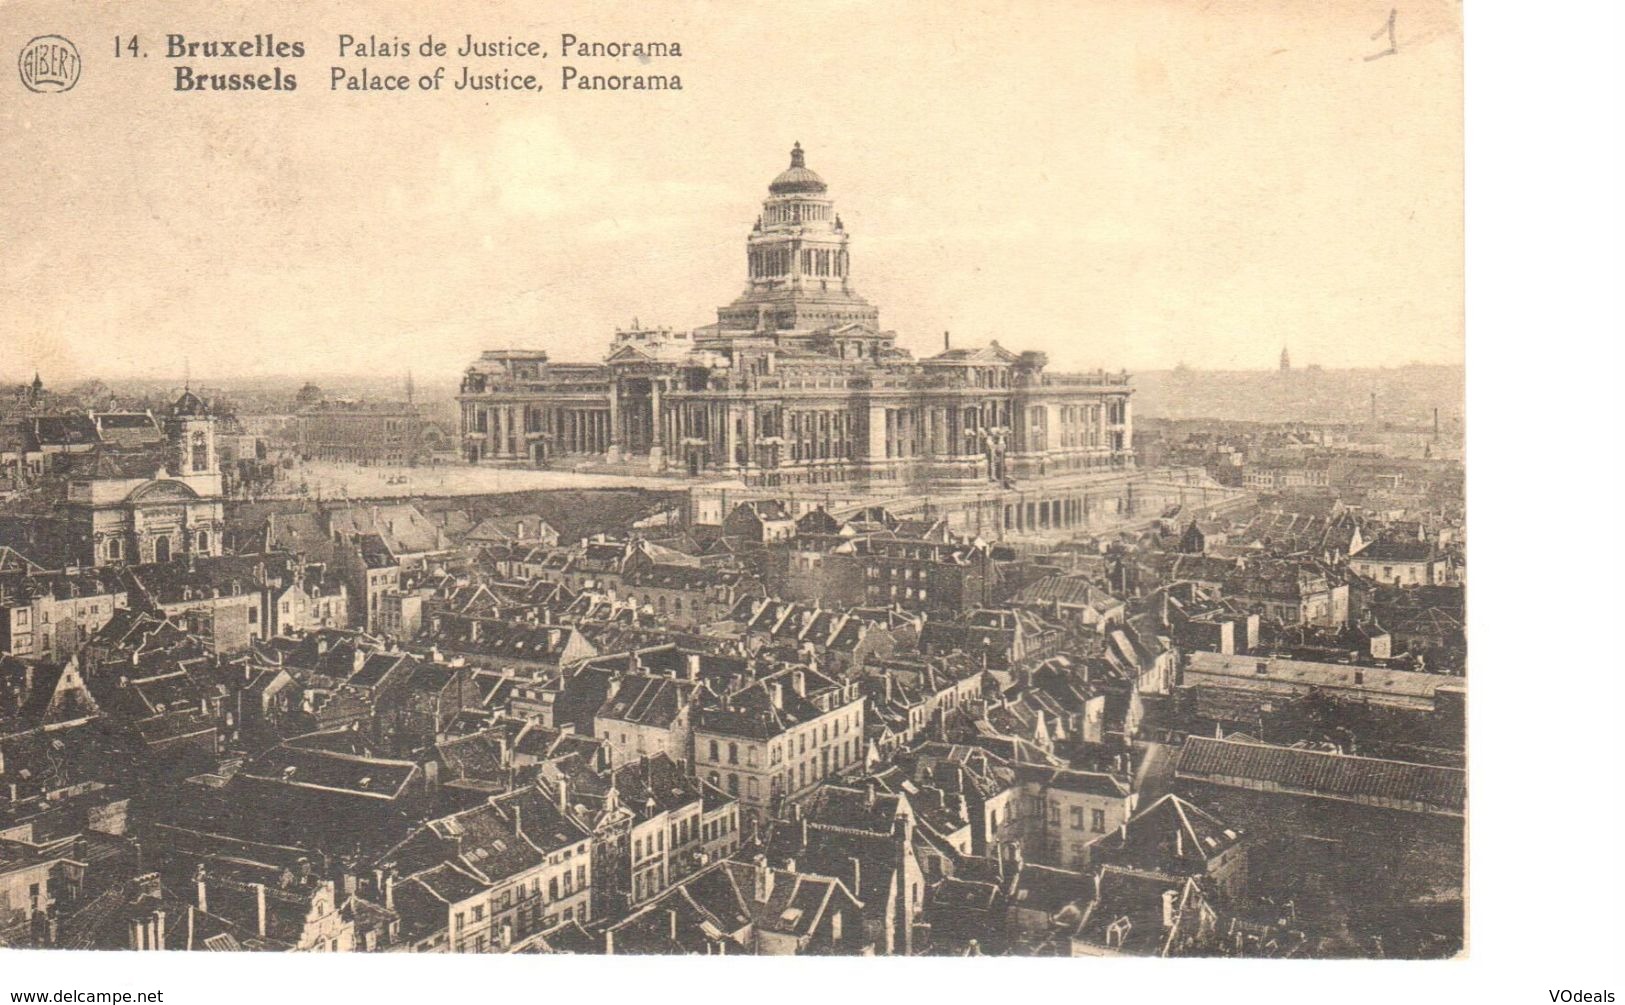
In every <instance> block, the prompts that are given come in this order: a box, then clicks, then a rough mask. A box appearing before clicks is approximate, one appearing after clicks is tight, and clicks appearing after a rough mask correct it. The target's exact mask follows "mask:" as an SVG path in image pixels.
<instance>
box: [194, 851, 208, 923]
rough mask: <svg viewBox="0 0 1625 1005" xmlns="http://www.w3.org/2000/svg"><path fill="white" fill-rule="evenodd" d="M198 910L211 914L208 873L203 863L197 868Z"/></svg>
mask: <svg viewBox="0 0 1625 1005" xmlns="http://www.w3.org/2000/svg"><path fill="white" fill-rule="evenodd" d="M197 909H198V910H200V911H202V912H203V913H204V914H207V913H209V884H208V873H207V871H206V870H205V869H204V868H203V866H202V864H201V863H200V864H199V865H198V867H197Z"/></svg>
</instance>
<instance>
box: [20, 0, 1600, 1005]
mask: <svg viewBox="0 0 1625 1005" xmlns="http://www.w3.org/2000/svg"><path fill="white" fill-rule="evenodd" d="M1467 13H1469V14H1470V13H1471V12H1467ZM1463 20H1464V11H1463V9H1462V8H1461V7H1460V6H1459V5H1458V4H1456V3H1453V2H1447V0H1424V2H1420V3H1417V4H1415V5H1414V6H1410V7H1392V6H1386V5H1379V4H1372V3H1366V2H1362V0H1337V2H1330V3H1316V4H1307V3H1284V2H1279V3H1278V2H1270V0H1259V2H1249V3H1242V4H1200V3H1195V2H1183V0H1155V2H1148V3H1130V2H1123V0H1079V2H1076V3H1065V4H1042V3H1034V2H1017V0H1009V2H997V3H992V4H986V5H970V4H926V3H923V2H907V3H901V4H897V5H869V4H857V3H848V2H840V0H820V2H813V3H807V4H800V5H796V6H793V7H792V6H789V5H785V6H773V7H763V8H749V9H747V8H745V7H743V6H734V5H711V4H694V5H687V4H683V5H679V4H665V3H661V4H653V5H649V6H641V5H612V4H605V3H595V2H587V0H566V2H562V3H559V4H554V5H549V6H548V7H546V8H529V7H527V6H525V5H518V4H503V3H480V4H476V3H456V4H447V5H430V4H421V3H408V4H394V5H392V4H385V3H381V2H369V0H363V2H357V3H346V4H344V5H334V4H309V3H301V4H292V5H284V6H279V7H275V8H273V7H270V6H263V7H259V8H257V9H256V8H254V7H250V6H243V7H237V8H231V9H226V8H220V7H217V6H216V5H213V4H207V3H202V2H197V0H184V2H181V3H176V4H166V5H158V4H150V3H136V4H131V5H126V6H123V7H120V8H118V9H116V10H114V9H107V10H100V9H93V8H87V7H80V6H68V5H62V4H59V3H49V2H44V0H25V2H20V3H13V4H7V5H5V6H4V7H0V42H3V43H4V45H5V46H7V47H11V48H15V49H18V50H19V56H18V76H17V80H16V82H15V83H14V84H12V85H9V86H7V87H5V88H4V89H3V90H4V91H5V99H4V101H3V102H0V123H3V130H4V135H5V137H6V140H5V153H4V155H3V164H4V179H5V184H4V185H3V186H0V221H3V222H4V227H5V230H4V233H5V235H6V240H5V242H4V254H3V255H0V290H3V291H4V297H5V303H6V311H5V322H4V329H5V334H4V336H3V339H0V986H3V988H0V989H3V990H6V991H11V990H12V988H11V987H10V986H9V983H10V982H7V981H5V980H4V979H3V975H4V973H5V971H7V970H10V969H12V964H10V963H8V957H10V958H11V959H12V960H14V961H18V960H20V961H28V962H29V965H30V967H34V966H36V965H37V966H38V967H41V968H45V969H43V970H41V971H40V972H42V973H48V974H51V975H52V976H51V978H50V980H49V981H43V982H42V981H35V982H34V984H37V985H38V986H40V987H45V986H47V985H50V986H51V987H52V993H55V994H56V995H57V996H56V997H40V996H39V994H44V993H43V992H41V993H37V994H36V993H35V992H30V994H35V995H36V996H35V997H27V996H24V997H18V996H17V995H16V994H13V995H12V1000H13V1001H54V1002H76V1001H117V1002H140V1003H145V1002H149V1001H153V1002H162V1001H165V999H164V998H163V997H162V992H156V994H157V997H152V996H151V995H152V994H153V993H154V992H151V991H150V990H149V991H135V992H133V996H126V997H122V998H120V997H117V996H114V997H111V998H106V997H103V998H97V997H94V996H93V995H92V996H89V997H86V996H85V992H81V991H74V990H63V991H56V989H57V988H72V987H74V986H75V985H74V984H73V981H74V978H73V977H72V976H71V974H72V968H73V966H74V963H73V960H74V959H75V958H76V957H75V956H74V955H73V954H76V953H81V954H82V953H87V952H89V951H133V952H137V953H142V952H148V951H171V952H176V951H179V952H190V953H202V954H207V953H230V954H239V953H295V954H301V953H317V954H462V955H464V956H475V955H481V954H484V955H486V956H490V955H507V956H533V955H544V956H573V957H600V958H603V957H674V956H707V957H722V956H779V957H783V956H810V957H928V958H948V957H954V958H971V959H974V958H985V959H1009V958H1033V957H1140V958H1154V959H1169V958H1206V959H1209V960H1211V961H1216V962H1215V965H1216V966H1219V967H1221V969H1218V970H1215V971H1211V972H1212V973H1220V974H1222V973H1224V970H1223V969H1222V967H1223V966H1236V967H1240V966H1243V965H1248V964H1246V961H1253V962H1259V961H1263V962H1262V964H1261V966H1260V967H1259V968H1254V969H1249V970H1247V971H1246V972H1247V973H1248V974H1251V975H1255V977H1252V978H1249V979H1257V978H1256V975H1258V974H1261V973H1262V974H1265V975H1268V974H1269V972H1270V970H1271V969H1273V968H1288V965H1287V964H1286V963H1285V962H1284V961H1300V962H1303V961H1319V962H1322V963H1325V962H1328V961H1434V964H1435V966H1445V965H1447V964H1446V963H1445V961H1453V962H1451V963H1449V964H1448V966H1452V967H1458V966H1460V965H1461V964H1462V963H1463V962H1465V961H1470V960H1472V959H1473V957H1474V956H1475V955H1476V951H1475V949H1474V946H1473V944H1472V940H1471V939H1470V928H1471V927H1472V926H1470V925H1469V921H1468V903H1469V853H1468V851H1469V840H1468V824H1469V820H1470V818H1471V813H1472V807H1471V806H1470V800H1469V786H1468V781H1469V777H1470V776H1472V775H1473V770H1474V765H1475V764H1476V763H1477V761H1476V756H1477V750H1478V748H1479V745H1480V742H1481V741H1479V740H1478V739H1476V738H1477V737H1478V736H1480V735H1481V734H1480V733H1479V731H1478V726H1479V713H1478V712H1477V711H1476V710H1477V709H1478V707H1479V706H1477V705H1475V706H1474V708H1475V714H1474V716H1473V723H1474V728H1473V731H1472V733H1473V736H1474V737H1475V740H1474V742H1473V743H1469V716H1468V693H1469V688H1468V682H1469V666H1470V665H1471V666H1473V667H1474V668H1475V669H1476V668H1478V667H1480V666H1488V667H1491V668H1495V667H1497V666H1498V664H1495V663H1493V662H1492V663H1489V664H1481V663H1480V662H1479V658H1480V652H1479V650H1478V649H1476V648H1475V654H1474V659H1473V661H1471V663H1470V661H1469V658H1468V634H1469V632H1468V611H1469V605H1468V601H1467V597H1468V540H1469V534H1468V527H1469V521H1468V504H1467V485H1468V476H1467V472H1466V467H1467V464H1466V461H1467V444H1468V439H1469V424H1470V423H1469V409H1468V399H1467V389H1468V375H1467V367H1466V347H1467V340H1466V328H1467V308H1466V304H1467V269H1466V261H1467V251H1466V241H1465V238H1466V230H1467V228H1466V226H1465V222H1464V221H1465V218H1466V217H1465V213H1466V203H1467V199H1466V193H1467V187H1466V178H1467V174H1466V167H1465V149H1466V147H1465V135H1466V131H1467V130H1466V129H1465V118H1464V107H1465V106H1464V82H1463V69H1464V61H1463V57H1464V35H1463ZM8 51H9V50H8ZM1475 372H1476V371H1475ZM1475 379H1476V378H1475ZM1519 407H1527V406H1519ZM1482 414H1483V413H1482V412H1481V411H1475V412H1474V416H1475V421H1476V417H1477V416H1479V415H1482ZM1532 417H1533V413H1531V418H1532ZM1475 428H1476V427H1475ZM1475 456H1477V455H1475ZM1475 498H1476V497H1475ZM1604 519H1605V520H1606V517H1605V518H1604ZM1479 576H1483V577H1488V578H1490V579H1491V580H1494V581H1497V582H1501V583H1505V582H1508V581H1509V580H1510V579H1511V577H1512V576H1513V574H1512V573H1509V572H1507V571H1506V570H1505V569H1503V568H1500V567H1499V566H1496V565H1495V563H1491V564H1490V565H1488V566H1486V568H1484V569H1481V570H1479ZM1532 616H1533V615H1532ZM1475 624H1476V622H1475ZM1528 630H1530V631H1533V632H1535V633H1536V634H1537V635H1538V634H1539V633H1540V631H1541V629H1540V628H1539V626H1538V625H1533V624H1531V625H1529V626H1528ZM1474 637H1475V639H1476V638H1477V637H1478V635H1477V632H1476V630H1475V632H1474ZM1530 645H1531V647H1532V649H1533V650H1538V649H1539V648H1542V647H1543V646H1544V645H1545V643H1543V642H1541V641H1539V640H1538V639H1537V640H1535V641H1533V642H1531V643H1530ZM1484 659H1486V660H1489V659H1492V656H1491V655H1489V654H1487V653H1486V654H1485V655H1484ZM1505 672H1506V671H1505V670H1504V669H1497V670H1496V673H1497V674H1498V675H1499V674H1503V673H1505ZM1475 686H1476V684H1475ZM1536 756H1537V757H1539V756H1544V755H1538V754H1537V755H1536ZM1474 791H1475V792H1476V791H1477V790H1476V789H1475V790H1474ZM1490 909H1499V908H1496V907H1494V906H1493V905H1492V906H1491V908H1490ZM120 958H121V959H122V958H123V957H120ZM187 959H188V958H183V957H171V958H170V960H169V962H168V963H167V964H166V966H165V968H164V970H163V971H153V973H164V974H168V973H171V972H175V971H181V972H184V971H185V970H186V969H187V967H188V964H187V962H186V960H187ZM52 961H55V962H52ZM1276 961H1283V962H1276ZM199 965H200V966H201V965H202V964H201V963H200V964H199ZM488 965H489V966H496V964H495V963H494V961H493V962H491V963H489V964H488ZM554 965H555V964H552V963H548V964H545V966H554ZM716 965H717V966H721V967H722V968H723V969H722V970H720V971H715V972H714V973H717V974H721V975H723V976H724V977H726V976H727V975H728V974H729V973H732V972H733V971H732V970H730V966H732V967H742V966H743V964H738V963H734V964H728V963H720V964H716ZM939 965H947V964H939ZM1012 965H1013V964H1012ZM1033 965H1034V964H1023V965H1022V966H1033ZM540 966H544V964H543V963H542V962H541V961H536V962H534V963H533V964H532V970H534V968H536V967H540ZM1068 966H1069V967H1073V968H1076V967H1089V966H1091V965H1090V964H1068ZM1288 969H1290V968H1288ZM13 972H18V971H13ZM29 972H30V973H32V972H34V970H32V969H31V970H30V971H29ZM480 972H481V971H480V969H478V967H476V969H474V970H472V971H469V970H462V971H459V973H461V974H462V975H463V976H464V978H465V979H466V978H467V977H469V976H473V977H474V978H475V979H476V980H478V979H479V974H480ZM494 972H496V971H493V973H494ZM501 972H502V973H504V974H507V975H510V976H514V975H516V974H517V972H516V971H513V970H507V971H501ZM535 972H537V973H541V972H544V971H541V970H536V971H535ZM1001 972H1002V973H1004V974H1006V975H1007V977H1006V980H1008V978H1009V976H1014V977H1015V978H1016V979H1018V980H1019V979H1020V975H1021V974H1022V973H1024V972H1026V971H1022V970H1005V971H1001ZM1068 972H1069V973H1075V974H1079V975H1080V976H1079V977H1077V978H1068V979H1069V980H1087V979H1088V978H1086V977H1083V976H1081V975H1082V974H1084V973H1089V972H1091V971H1078V970H1075V969H1073V970H1069V971H1068ZM1142 972H1149V973H1155V972H1156V971H1155V970H1151V971H1142ZM1203 972H1204V973H1207V972H1210V971H1203ZM1238 972H1239V971H1238ZM753 973H755V974H757V975H758V976H761V975H764V974H766V973H769V972H767V971H754V972H753ZM925 973H935V971H926V972H925ZM1045 973H1047V974H1049V975H1051V976H1057V972H1056V971H1050V970H1046V971H1045ZM741 975H743V972H742V971H741ZM942 976H944V977H947V976H948V975H946V974H944V975H942ZM1299 976H1300V978H1301V977H1302V976H1303V974H1302V971H1301V970H1300V971H1299ZM167 979H168V978H167V977H165V978H164V980H167ZM394 979H395V980H400V979H402V975H400V974H397V975H396V977H395V978H394ZM948 979H949V980H951V978H948ZM1266 979H1267V977H1266ZM1543 979H1544V978H1543ZM1555 980H1557V977H1556V976H1554V977H1552V978H1551V981H1555ZM50 981H54V982H55V983H54V984H50ZM102 983H103V984H104V985H106V986H107V987H109V988H111V987H113V986H115V985H117V986H123V985H118V982H117V981H114V980H112V979H111V978H103V980H102ZM34 984H29V985H26V986H27V987H33V986H34ZM165 986H167V985H165ZM1553 986H1554V987H1555V986H1556V985H1555V984H1554V985H1553ZM1564 986H1565V987H1566V986H1569V985H1564ZM24 987H25V985H24V984H21V983H20V984H19V985H18V990H23V988H24ZM84 987H85V988H87V989H88V988H89V985H84ZM410 987H411V984H410V981H409V980H408V981H407V983H406V984H405V985H403V986H402V987H401V990H399V991H398V992H395V993H397V994H399V995H401V996H412V992H411V990H410ZM1531 987H1533V985H1531ZM1589 990H1590V991H1594V992H1599V993H1600V989H1599V988H1589ZM287 993H289V994H292V993H293V992H291V991H289V992H287ZM1130 993H1132V992H1130ZM1552 993H1553V995H1554V996H1555V995H1557V994H1558V993H1559V992H1557V991H1553V992H1552ZM1563 993H1564V994H1570V993H1571V992H1563ZM1607 994H1608V995H1609V997H1608V998H1606V999H1604V998H1596V997H1593V998H1581V997H1568V998H1560V997H1553V999H1552V1000H1554V1001H1581V1000H1586V1001H1612V1000H1613V998H1612V994H1613V992H1607ZM1536 995H1539V996H1542V997H1543V996H1544V995H1545V991H1539V992H1534V991H1532V992H1530V995H1529V997H1530V999H1531V1000H1533V998H1534V997H1535V996H1536ZM184 997H186V996H182V998H175V999H172V1000H182V999H183V998H184ZM425 997H426V996H425ZM275 1000H279V1001H281V1000H285V999H282V998H278V999H275ZM317 1000H321V999H320V998H318V999H317ZM1265 1000H1274V999H1273V998H1272V997H1269V996H1266V998H1265Z"/></svg>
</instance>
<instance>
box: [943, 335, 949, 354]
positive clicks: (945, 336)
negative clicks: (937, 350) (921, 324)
mask: <svg viewBox="0 0 1625 1005" xmlns="http://www.w3.org/2000/svg"><path fill="white" fill-rule="evenodd" d="M942 351H943V352H947V351H948V333H947V332H943V333H942Z"/></svg>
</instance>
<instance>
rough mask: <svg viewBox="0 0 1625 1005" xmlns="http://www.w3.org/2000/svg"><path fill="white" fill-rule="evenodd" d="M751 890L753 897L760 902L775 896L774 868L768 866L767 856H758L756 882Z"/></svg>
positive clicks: (762, 902) (765, 901) (763, 902)
mask: <svg viewBox="0 0 1625 1005" xmlns="http://www.w3.org/2000/svg"><path fill="white" fill-rule="evenodd" d="M753 887H754V888H753V889H752V890H751V897H752V899H753V900H755V901H756V903H758V904H765V903H767V902H768V900H769V898H771V897H772V896H773V870H772V869H769V868H768V867H767V856H766V855H761V854H758V855H757V856H756V869H755V882H754V884H753Z"/></svg>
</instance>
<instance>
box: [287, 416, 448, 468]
mask: <svg viewBox="0 0 1625 1005" xmlns="http://www.w3.org/2000/svg"><path fill="white" fill-rule="evenodd" d="M294 429H295V433H296V435H297V437H298V449H299V456H300V457H303V458H305V459H306V460H318V461H340V462H344V463H349V464H378V465H387V466H392V467H399V466H402V465H413V464H421V463H423V462H424V461H426V460H427V459H428V447H427V445H426V444H425V442H424V435H423V416H422V415H420V414H419V412H418V409H417V406H416V405H414V404H412V403H411V402H404V401H381V402H365V401H322V402H319V403H315V404H311V405H307V406H306V407H304V408H301V409H300V410H299V414H298V416H297V417H296V418H295V420H294Z"/></svg>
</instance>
